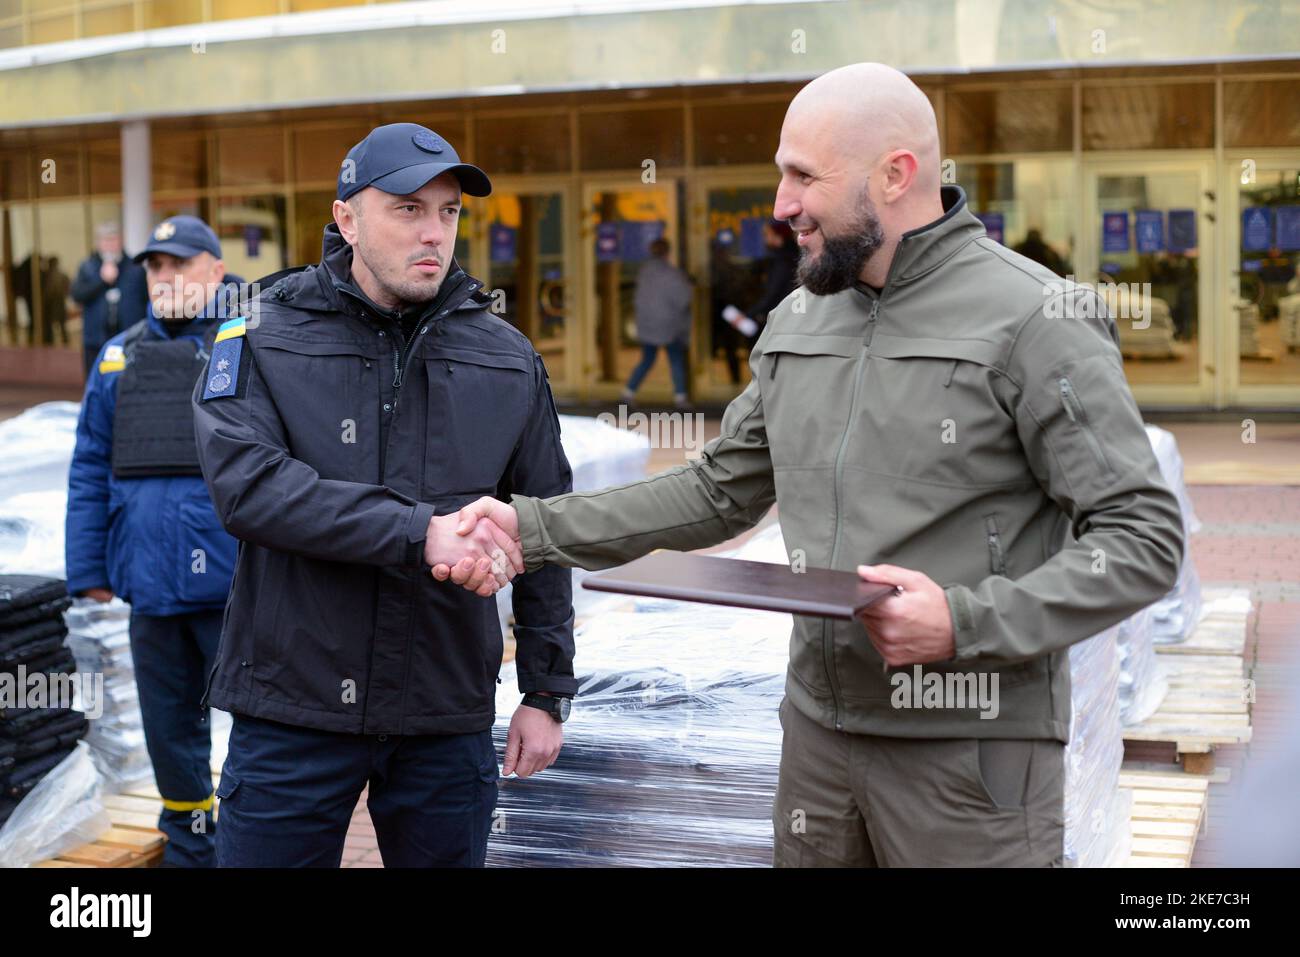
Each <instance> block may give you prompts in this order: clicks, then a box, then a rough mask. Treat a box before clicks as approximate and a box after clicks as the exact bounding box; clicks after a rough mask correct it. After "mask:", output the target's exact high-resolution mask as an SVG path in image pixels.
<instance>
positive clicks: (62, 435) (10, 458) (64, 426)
mask: <svg viewBox="0 0 1300 957" xmlns="http://www.w3.org/2000/svg"><path fill="white" fill-rule="evenodd" d="M80 411H81V405H80V404H79V403H77V402H42V403H41V404H40V405H34V406H32V407H31V408H30V409H27V410H25V411H24V412H22V413H21V414H19V415H16V416H14V417H13V418H12V419H6V420H4V421H3V422H0V448H3V449H4V450H5V454H4V456H3V458H0V501H2V500H4V499H7V498H11V497H12V496H15V495H23V494H26V493H28V492H46V491H59V492H63V493H64V494H65V495H66V494H67V490H68V466H69V465H71V463H72V449H73V447H74V446H75V445H76V444H77V416H78V414H79V413H80ZM60 521H62V516H60ZM58 577H60V578H62V577H63V576H62V575H59V576H58Z"/></svg>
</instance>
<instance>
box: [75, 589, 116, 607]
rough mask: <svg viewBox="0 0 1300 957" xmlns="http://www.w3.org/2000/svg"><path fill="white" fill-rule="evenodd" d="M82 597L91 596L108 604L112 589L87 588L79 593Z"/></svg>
mask: <svg viewBox="0 0 1300 957" xmlns="http://www.w3.org/2000/svg"><path fill="white" fill-rule="evenodd" d="M81 597H83V598H93V599H94V600H95V601H99V602H103V603H104V604H108V603H109V602H110V601H112V600H113V590H112V589H111V588H87V589H86V590H85V591H83V592H82V593H81Z"/></svg>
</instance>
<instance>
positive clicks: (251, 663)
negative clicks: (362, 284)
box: [194, 225, 577, 734]
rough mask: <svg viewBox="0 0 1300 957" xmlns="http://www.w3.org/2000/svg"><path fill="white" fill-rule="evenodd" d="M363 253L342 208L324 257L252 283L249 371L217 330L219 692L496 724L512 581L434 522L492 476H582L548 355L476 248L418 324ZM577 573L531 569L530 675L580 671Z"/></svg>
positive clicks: (392, 719) (340, 714)
mask: <svg viewBox="0 0 1300 957" xmlns="http://www.w3.org/2000/svg"><path fill="white" fill-rule="evenodd" d="M351 263H352V250H351V247H349V246H348V245H347V244H346V243H345V242H344V241H343V238H342V236H340V235H339V232H338V227H337V226H333V225H331V226H330V227H328V228H327V229H326V230H325V240H324V250H323V257H322V260H321V262H320V264H319V265H316V266H312V267H308V268H307V269H305V270H302V271H297V272H294V273H292V274H291V275H287V276H284V277H283V278H280V279H279V280H278V281H277V282H275V284H274V285H273V286H271V287H270V288H269V289H267V288H265V287H264V288H263V291H262V292H261V294H260V295H259V296H258V297H257V298H256V299H255V300H254V301H253V303H252V304H251V309H250V315H249V317H248V318H247V319H246V321H245V323H244V331H243V332H242V338H243V344H242V348H241V350H240V355H239V359H238V364H237V365H238V374H237V378H236V380H235V383H234V386H233V389H232V388H231V387H230V386H229V385H228V380H227V379H225V378H224V374H223V373H222V371H220V370H217V369H214V368H213V365H215V364H216V363H217V362H218V361H219V356H220V355H221V354H220V353H218V352H217V351H215V349H214V352H213V357H212V360H211V362H210V365H209V368H208V370H207V372H206V373H205V374H204V376H203V377H202V378H201V379H200V381H199V383H198V385H197V386H196V388H195V392H194V410H195V430H196V434H197V438H198V446H199V459H200V461H201V463H202V466H203V474H204V477H205V479H206V480H207V484H208V488H209V490H210V492H211V494H212V501H213V503H214V504H215V506H216V510H217V514H218V515H219V516H220V518H221V521H222V522H223V524H224V525H225V527H226V529H227V530H228V531H229V532H230V533H231V534H232V535H234V536H235V537H236V538H238V539H239V540H240V546H239V559H238V562H237V564H236V568H235V578H234V583H233V585H232V587H231V593H230V599H229V601H228V602H227V604H226V612H225V624H224V627H223V628H222V635H221V646H220V650H219V652H218V654H217V662H216V665H215V666H214V667H213V670H212V673H211V675H210V676H209V678H208V683H209V684H208V692H207V695H206V698H207V700H208V701H209V703H210V704H211V705H212V706H213V707H217V708H222V709H224V710H227V711H233V712H239V713H242V714H249V715H253V716H255V717H260V718H266V719H269V720H274V721H282V722H286V723H288V724H296V725H302V726H306V727H312V728H321V729H324V730H330V731H344V732H352V733H366V734H379V733H389V734H458V733H467V732H473V731H482V730H484V729H486V728H489V727H491V725H492V723H493V720H494V718H495V683H496V679H497V673H498V670H499V667H500V664H501V652H502V636H501V628H500V624H499V621H498V616H497V609H496V601H495V599H493V598H480V597H478V596H477V595H475V594H473V593H472V592H468V591H466V590H465V589H463V588H461V587H459V586H457V585H455V584H453V583H452V582H450V581H447V582H438V581H435V580H434V578H433V577H432V575H431V574H430V569H429V567H428V565H426V564H425V562H424V556H423V550H424V538H425V531H426V529H427V527H428V523H429V518H430V517H431V516H432V515H435V514H438V515H443V514H447V513H449V512H455V511H456V510H458V509H459V508H460V507H461V506H463V505H465V504H467V503H469V502H472V501H474V500H475V499H477V498H478V497H479V496H482V495H494V496H496V497H498V498H502V499H506V500H508V499H509V497H510V494H511V493H512V492H520V493H527V494H529V495H537V496H548V495H555V494H557V493H560V492H566V491H569V490H570V489H571V488H572V484H573V482H572V472H571V471H570V468H569V463H568V460H567V459H566V458H565V455H564V450H563V448H562V446H561V444H560V425H559V419H558V416H557V415H556V411H555V402H554V400H553V398H552V397H551V390H550V385H549V383H548V380H547V376H546V369H545V366H544V365H543V363H542V359H541V357H540V356H539V355H538V354H537V353H536V352H535V351H534V350H533V347H532V344H531V343H530V342H529V341H528V339H527V338H526V337H524V336H523V335H522V334H521V333H519V332H518V331H517V330H516V329H515V328H514V327H512V326H511V325H510V324H509V323H507V322H505V321H503V320H502V319H500V318H498V317H496V316H494V315H492V314H491V313H490V312H488V310H487V308H486V304H487V302H488V301H489V300H488V299H487V298H486V297H484V296H483V295H482V294H481V293H478V289H479V285H480V284H479V283H478V282H477V281H476V280H473V279H471V278H470V277H469V276H467V275H466V274H465V273H464V272H462V271H461V270H460V268H459V267H458V266H457V265H456V263H455V261H454V260H453V261H452V262H451V263H450V265H449V267H448V275H447V278H446V280H444V282H443V285H442V288H441V290H440V291H439V295H438V297H437V298H436V299H435V300H434V301H433V302H432V303H430V304H429V305H428V307H427V308H425V309H424V310H423V311H422V312H421V313H420V314H419V316H418V321H416V322H415V323H414V324H413V325H412V326H411V330H412V334H411V336H410V337H409V339H408V337H407V336H406V335H404V334H403V331H402V326H403V323H402V322H400V321H399V316H398V315H397V314H395V313H391V312H386V311H385V310H382V309H381V308H379V307H378V306H376V305H375V304H374V303H373V302H371V301H370V300H369V299H368V298H367V297H365V296H364V295H363V294H362V293H361V291H360V290H359V289H358V288H357V287H356V286H355V285H354V284H353V283H352V281H351V278H350V277H351ZM409 318H410V317H408V319H409ZM407 324H408V325H410V323H409V322H408V323H407ZM235 325H236V326H238V323H236V324H235ZM232 334H233V335H235V336H239V335H240V334H241V333H240V330H239V329H238V328H235V329H232V330H230V331H229V332H228V333H227V335H228V336H229V335H232ZM220 344H221V343H220V341H219V342H218V345H220ZM224 354H225V355H226V356H229V355H230V353H229V352H228V351H227V352H225V353H224ZM222 369H223V370H225V374H228V372H229V371H230V370H229V368H228V364H227V365H223V366H222ZM214 377H215V381H217V382H218V383H221V384H222V387H220V388H215V389H214V387H213V386H212V385H211V383H212V382H213V381H214ZM214 392H227V393H233V394H223V395H214V394H213V393H214ZM570 575H571V573H570V572H569V571H568V570H567V569H562V568H558V567H555V568H546V569H542V570H541V571H538V572H535V573H532V574H528V575H522V576H520V577H518V578H516V579H515V583H514V590H513V597H514V613H515V619H516V625H515V639H516V642H517V654H516V662H517V667H518V675H519V688H520V691H521V692H527V691H551V692H556V693H561V694H573V693H574V692H575V691H576V690H577V683H576V681H575V680H574V677H573V608H572V598H573V593H572V585H571V577H570Z"/></svg>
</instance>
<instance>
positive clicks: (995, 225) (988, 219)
mask: <svg viewBox="0 0 1300 957" xmlns="http://www.w3.org/2000/svg"><path fill="white" fill-rule="evenodd" d="M975 218H976V219H978V220H979V221H980V222H981V223H983V224H984V232H986V233H988V234H989V239H991V240H993V241H994V242H995V243H1002V244H1003V245H1006V243H1005V241H1004V240H1003V238H1002V237H1003V233H1004V230H1005V226H1006V221H1005V219H1004V218H1003V216H1002V214H1001V213H976V214H975Z"/></svg>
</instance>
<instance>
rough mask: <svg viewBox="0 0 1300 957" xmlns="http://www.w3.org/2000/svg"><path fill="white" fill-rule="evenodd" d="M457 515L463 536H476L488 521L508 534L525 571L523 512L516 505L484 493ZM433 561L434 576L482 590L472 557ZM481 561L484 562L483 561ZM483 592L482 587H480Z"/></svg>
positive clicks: (472, 589)
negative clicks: (520, 533)
mask: <svg viewBox="0 0 1300 957" xmlns="http://www.w3.org/2000/svg"><path fill="white" fill-rule="evenodd" d="M456 517H457V522H458V524H457V527H456V534H457V535H462V536H471V537H472V536H474V535H476V534H478V530H479V529H481V528H482V527H483V526H484V525H488V526H490V527H491V528H493V529H496V530H497V531H498V532H501V533H503V534H505V535H506V536H507V537H508V538H509V539H510V542H511V545H512V546H513V549H514V550H513V551H512V552H510V555H511V557H512V558H514V556H516V555H517V556H518V562H517V563H516V567H517V569H518V571H519V572H520V573H521V574H522V573H523V570H524V559H523V549H522V548H521V546H520V544H519V515H518V514H517V513H516V512H515V510H514V507H513V506H511V505H507V504H506V503H505V502H500V501H497V500H496V499H494V498H492V497H491V496H486V495H485V496H484V497H483V498H481V499H479V500H478V501H477V502H471V503H470V504H469V505H466V506H465V507H464V508H462V509H461V510H460V514H459V515H458V516H456ZM429 564H430V565H433V577H434V578H436V579H438V581H440V582H441V581H446V580H447V579H448V578H450V579H451V580H452V582H454V583H455V584H457V585H460V586H461V587H463V588H467V589H469V590H470V591H478V590H479V586H480V584H481V583H482V580H483V577H484V576H483V574H482V571H481V569H480V568H479V567H478V566H477V565H476V564H475V563H473V562H471V561H469V560H468V559H465V560H462V561H460V562H458V563H457V562H443V563H439V564H434V563H433V562H430V563H429ZM480 564H481V563H480ZM478 593H479V594H482V592H481V591H478Z"/></svg>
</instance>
